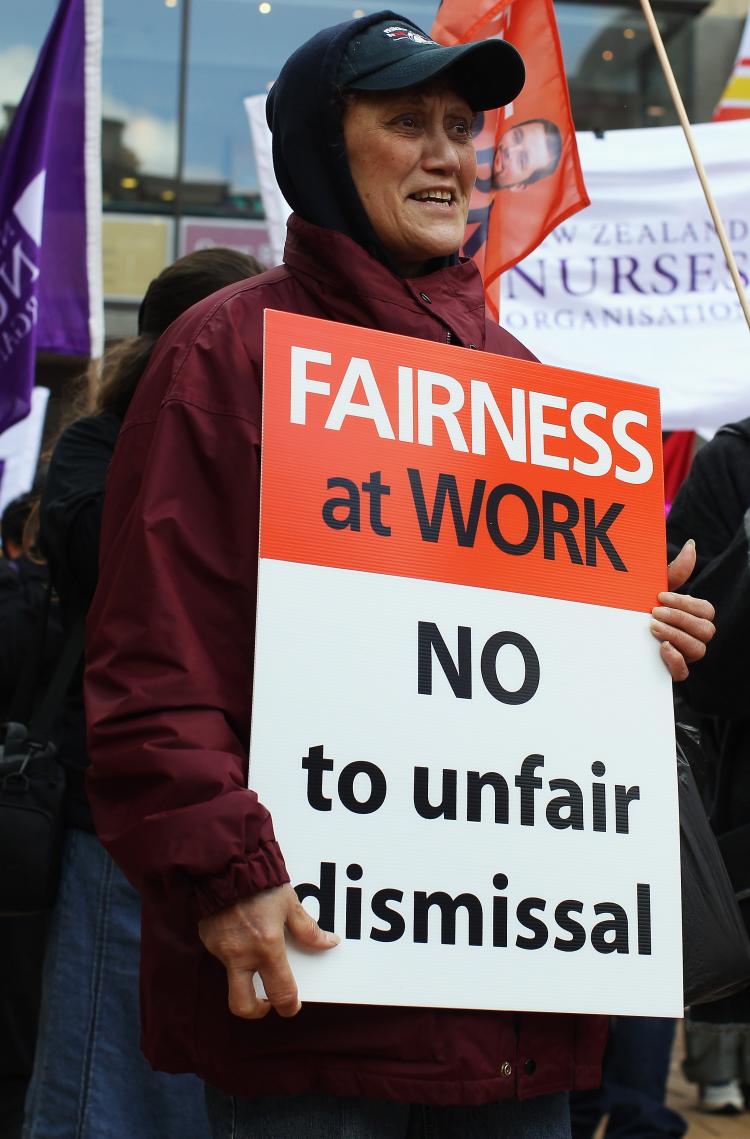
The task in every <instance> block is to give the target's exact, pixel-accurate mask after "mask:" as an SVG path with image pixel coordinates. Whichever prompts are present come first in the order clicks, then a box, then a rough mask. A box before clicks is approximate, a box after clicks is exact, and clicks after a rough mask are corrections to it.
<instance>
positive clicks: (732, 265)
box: [640, 0, 750, 329]
mask: <svg viewBox="0 0 750 1139" xmlns="http://www.w3.org/2000/svg"><path fill="white" fill-rule="evenodd" d="M640 2H641V8H642V9H643V15H644V17H645V20H646V24H647V25H648V30H649V32H650V33H651V39H652V40H653V42H654V47H655V48H656V54H657V56H658V57H659V63H660V64H661V69H662V71H663V72H664V78H665V79H666V81H667V87H668V88H669V93H670V95H671V96H672V102H673V103H674V105H675V110H676V111H677V117H678V118H679V120H680V125H681V127H682V130H683V133H684V135H685V141H686V142H687V144H688V147H689V148H690V153H691V155H692V157H693V164H694V166H695V172H696V174H697V175H698V179H699V181H700V184H701V186H702V187H703V193H704V195H705V198H706V204H707V205H708V208H709V211H710V213H711V217H712V218H713V223H714V226H715V227H716V236H717V237H718V239H719V241H720V243H721V248H722V250H723V252H724V258H725V260H726V263H727V268H728V269H729V274H730V276H731V278H732V283H733V284H734V287H735V289H736V290H737V296H738V298H739V302H740V305H741V307H742V311H743V313H744V314H745V320H746V321H747V327H748V329H750V302H749V301H748V298H747V294H746V293H745V290H744V288H743V286H742V278H741V277H740V271H739V269H738V268H737V262H736V261H735V259H734V254H733V253H732V248H731V246H730V244H729V238H728V237H727V231H726V230H725V228H724V223H723V221H722V220H721V214H720V213H719V209H718V206H717V205H716V200H715V198H714V196H713V193H712V192H711V187H710V186H709V184H708V178H707V177H706V171H705V170H704V168H703V163H702V162H701V156H700V154H699V153H698V148H697V147H696V145H695V138H694V136H693V131H692V128H691V126H690V120H689V119H688V117H687V112H686V110H685V104H684V103H683V101H682V96H681V95H680V91H679V88H678V86H677V81H676V80H675V77H674V72H673V71H672V66H671V64H670V62H669V56H668V55H667V52H666V48H665V47H664V41H663V40H662V38H661V32H660V31H659V25H658V24H657V22H656V19H655V17H654V13H653V9H652V8H651V4H650V0H640Z"/></svg>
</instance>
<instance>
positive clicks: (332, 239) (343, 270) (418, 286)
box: [284, 214, 485, 348]
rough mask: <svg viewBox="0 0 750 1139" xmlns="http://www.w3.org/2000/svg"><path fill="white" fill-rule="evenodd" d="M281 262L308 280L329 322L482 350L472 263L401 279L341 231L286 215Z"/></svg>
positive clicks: (480, 294)
mask: <svg viewBox="0 0 750 1139" xmlns="http://www.w3.org/2000/svg"><path fill="white" fill-rule="evenodd" d="M284 263H285V265H286V266H287V267H288V269H289V270H290V271H291V272H292V274H293V275H294V276H295V277H308V278H312V280H313V281H314V282H315V284H316V286H317V288H318V291H319V298H318V299H319V300H320V302H321V304H322V306H323V307H324V308H330V310H331V311H330V318H331V319H332V320H338V321H342V322H344V323H349V324H358V325H364V326H366V327H371V328H383V329H385V330H387V331H388V332H397V333H401V334H403V335H406V336H414V335H418V336H420V337H422V338H423V339H425V340H442V341H446V340H450V342H451V343H454V344H462V345H464V346H466V347H468V346H469V345H471V346H472V347H475V348H484V345H485V307H484V289H483V287H482V279H481V277H480V275H479V270H478V269H477V267H476V265H475V264H474V262H473V261H462V262H460V263H459V264H458V265H452V266H450V267H448V268H446V269H439V270H437V272H435V273H428V274H427V275H426V276H424V277H415V278H413V279H411V280H408V279H404V278H402V277H397V276H395V274H393V273H391V272H390V270H389V269H386V267H385V266H384V265H382V264H381V263H380V262H379V261H376V260H375V258H374V257H371V256H370V255H369V254H368V253H367V252H366V251H365V250H364V249H363V248H362V247H361V246H360V245H358V244H357V243H356V242H355V241H353V240H352V239H351V238H349V237H346V236H345V234H343V233H338V232H337V231H336V230H330V229H321V228H320V227H319V226H316V225H312V224H311V223H310V222H307V221H304V219H303V218H301V217H299V216H298V215H297V214H292V216H291V217H290V218H289V222H288V225H287V239H286V246H285V248H284ZM448 333H450V336H448Z"/></svg>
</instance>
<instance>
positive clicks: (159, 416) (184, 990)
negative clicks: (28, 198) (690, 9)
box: [0, 12, 750, 1139]
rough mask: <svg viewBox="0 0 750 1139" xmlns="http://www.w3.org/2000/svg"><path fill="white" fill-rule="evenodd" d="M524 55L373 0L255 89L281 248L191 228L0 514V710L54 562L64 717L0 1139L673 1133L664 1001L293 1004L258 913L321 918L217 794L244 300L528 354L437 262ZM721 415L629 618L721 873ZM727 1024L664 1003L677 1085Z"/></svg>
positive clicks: (742, 603) (728, 569) (9, 1039)
mask: <svg viewBox="0 0 750 1139" xmlns="http://www.w3.org/2000/svg"><path fill="white" fill-rule="evenodd" d="M530 81H533V76H532V77H531V80H530ZM523 82H524V66H523V62H522V60H521V59H520V57H519V56H518V53H517V52H516V51H515V49H514V48H513V47H512V46H511V45H510V44H508V43H506V42H504V41H503V40H500V39H495V40H488V41H482V42H479V43H472V44H464V45H457V46H455V47H452V48H445V47H440V46H438V45H436V44H435V43H433V42H432V41H431V40H430V38H429V36H427V35H426V34H425V33H424V32H423V31H422V30H421V29H419V28H418V27H416V26H415V25H413V24H412V23H411V22H410V21H409V20H406V19H403V18H402V17H400V16H397V15H395V14H394V13H391V12H380V13H377V14H375V15H372V16H367V17H363V18H358V19H353V20H349V21H346V22H345V23H343V24H339V25H337V26H336V27H333V28H329V29H326V30H324V31H322V32H320V33H318V34H317V35H315V36H314V37H313V38H312V39H311V40H309V41H308V42H307V43H305V44H304V45H303V46H302V47H301V48H300V49H298V51H296V52H295V53H294V54H293V55H292V56H291V57H290V59H289V60H288V61H287V63H286V64H285V66H284V68H283V69H282V71H281V74H280V76H279V78H278V80H277V82H276V83H275V85H274V87H273V89H272V91H271V94H270V95H269V99H268V121H269V125H270V127H271V131H272V134H273V154H274V166H275V171H276V177H277V180H278V183H279V186H280V188H281V190H282V191H283V193H284V195H285V197H286V199H287V201H288V202H289V203H290V205H291V206H292V209H293V214H292V216H291V218H290V221H289V227H288V239H287V245H286V249H285V253H284V263H283V265H282V266H280V267H278V268H272V269H270V270H265V269H264V267H263V266H261V265H259V264H258V263H257V262H255V261H253V260H252V259H251V258H248V257H245V256H243V255H241V254H239V253H235V252H232V251H229V250H212V251H205V252H202V253H196V254H191V255H189V256H187V257H184V258H182V259H180V260H179V261H177V262H175V264H174V265H172V266H170V267H169V268H168V269H166V270H164V272H163V273H161V274H160V276H159V277H157V278H156V279H155V280H154V281H153V282H152V283H151V285H150V286H149V288H148V290H147V292H146V295H145V297H144V299H143V303H142V305H141V309H140V313H139V330H138V336H137V337H135V338H134V339H132V340H129V341H126V342H124V343H122V344H120V345H118V346H117V347H115V348H114V349H112V350H111V351H110V352H109V354H108V355H107V357H106V358H105V361H104V364H103V368H102V379H101V384H100V388H99V391H98V394H97V398H96V405H95V407H93V408H92V409H89V410H87V412H86V413H85V414H83V415H81V416H79V417H78V418H75V419H74V421H73V422H71V423H70V424H69V425H68V426H67V427H66V428H65V430H64V431H63V432H62V433H61V434H60V436H59V438H58V439H57V440H56V442H55V445H54V448H53V449H52V452H51V456H50V457H49V462H48V464H47V465H46V470H45V471H44V480H43V485H42V486H41V487H40V488H39V492H38V493H35V494H32V495H31V496H28V497H26V498H24V499H23V500H20V501H18V502H15V503H13V504H11V506H10V507H8V508H7V509H6V511H5V514H4V516H3V527H2V541H3V554H4V560H3V562H2V563H0V620H2V622H3V627H2V631H1V632H0V668H1V669H2V676H1V682H2V693H1V694H0V699H2V703H3V707H4V710H5V711H4V715H5V716H6V718H7V716H8V715H9V714H10V709H11V708H12V703H13V689H14V682H15V679H16V678H17V676H18V673H19V669H20V667H21V666H20V657H21V654H22V650H23V647H24V646H25V645H26V644H27V643H28V642H29V641H30V640H32V639H33V635H34V634H33V631H34V629H35V627H36V626H37V624H38V622H39V620H40V614H41V612H42V611H43V609H44V598H45V596H46V593H47V587H48V582H50V583H51V586H52V588H53V594H52V596H53V604H52V605H51V606H50V611H49V613H48V615H47V620H48V627H47V638H46V642H45V644H46V648H45V653H46V654H47V655H46V656H45V658H44V661H43V668H42V671H43V672H44V673H45V675H47V674H48V672H49V668H50V667H51V665H52V663H53V662H54V659H55V657H56V656H57V655H58V654H59V653H60V652H61V651H62V648H63V646H64V645H65V643H66V642H67V640H68V639H69V638H70V637H71V636H72V635H73V633H74V631H75V630H76V629H80V628H81V626H82V624H83V623H84V621H86V622H87V627H88V636H87V645H86V653H85V681H84V661H83V659H82V660H81V662H80V668H79V669H78V672H77V674H76V676H75V678H74V680H73V682H72V684H71V686H70V689H69V692H68V694H67V699H66V703H65V709H64V713H63V715H62V717H61V724H60V739H59V753H58V754H59V762H60V763H61V764H62V765H63V767H64V768H65V772H66V778H67V814H66V829H65V843H64V849H63V860H62V871H61V877H60V885H59V890H58V894H57V900H56V903H55V906H54V909H53V910H52V912H51V913H50V914H49V915H46V914H45V915H33V916H30V917H29V916H27V917H24V918H13V917H4V918H3V919H2V923H3V930H4V932H3V936H2V949H1V952H2V954H3V957H4V961H3V969H2V972H3V975H4V978H5V979H6V980H7V978H9V977H11V978H12V983H11V984H10V985H5V986H4V988H3V995H2V1002H0V1017H2V1021H3V1024H2V1026H1V1027H0V1038H1V1041H2V1047H3V1048H5V1049H6V1051H7V1055H5V1054H3V1057H2V1062H3V1071H2V1080H3V1083H2V1086H1V1087H0V1095H2V1096H3V1097H4V1103H3V1109H2V1115H0V1119H2V1120H3V1122H2V1123H1V1124H0V1126H2V1127H4V1131H3V1135H4V1136H7V1139H16V1137H17V1136H20V1135H22V1136H23V1139H126V1137H127V1139H130V1137H131V1136H139V1137H144V1139H146V1137H150V1136H153V1137H154V1139H157V1137H158V1139H171V1137H172V1136H174V1137H175V1139H177V1137H179V1139H203V1137H204V1136H206V1139H207V1137H208V1136H209V1135H211V1136H212V1137H213V1139H251V1137H252V1139H256V1137H257V1139H261V1137H263V1139H297V1137H299V1139H302V1137H303V1136H309V1137H310V1139H339V1137H340V1139H344V1137H349V1139H367V1137H372V1139H389V1137H393V1139H397V1137H399V1139H400V1137H404V1139H406V1137H407V1136H409V1137H412V1139H417V1137H427V1136H433V1137H440V1139H450V1137H454V1136H455V1137H461V1136H466V1137H469V1136H471V1137H475V1139H483V1137H487V1139H490V1137H501V1136H503V1137H505V1136H507V1137H510V1139H567V1137H569V1136H571V1135H572V1136H574V1137H575V1139H583V1137H584V1136H593V1134H594V1132H595V1130H596V1128H597V1127H598V1126H599V1124H600V1120H601V1118H602V1117H603V1116H604V1115H607V1116H608V1117H609V1123H608V1129H607V1135H608V1136H609V1139H618V1137H625V1136H630V1137H634V1139H638V1137H641V1139H649V1137H652V1136H659V1135H673V1136H677V1135H681V1134H683V1133H684V1130H685V1128H684V1124H683V1122H682V1121H681V1120H680V1119H679V1117H678V1116H676V1114H675V1113H674V1112H671V1111H669V1110H668V1109H667V1108H666V1107H665V1106H664V1090H665V1082H666V1074H667V1067H668V1062H669V1055H670V1051H671V1046H672V1039H673V1036H674V1023H673V1022H655V1021H648V1020H645V1019H643V1018H639V1019H634V1020H632V1021H628V1020H625V1019H620V1020H618V1021H617V1022H616V1023H615V1024H613V1025H612V1026H611V1032H610V1033H609V1043H608V1044H607V1043H606V1041H607V1036H608V1027H610V1026H608V1024H607V1021H606V1020H605V1019H604V1018H602V1017H593V1016H563V1015H559V1014H558V1015H551V1014H542V1013H527V1012H524V1011H523V1009H519V1010H516V1011H498V1012H488V1011H472V1010H455V1009H444V1008H442V1009H441V1008H435V1009H412V1008H404V1007H377V1006H372V1005H357V1006H349V1005H332V1004H331V1005H316V1004H309V1005H305V1006H304V1007H303V1006H301V1004H300V1001H299V997H298V993H297V988H296V983H295V980H294V977H293V974H292V970H291V968H290V965H289V962H288V960H287V956H286V951H285V936H286V937H288V938H290V939H292V940H294V941H296V942H297V943H298V944H299V945H301V946H303V947H306V948H307V949H308V950H310V951H313V952H320V953H328V952H334V953H335V947H336V944H337V941H338V939H337V937H336V936H335V935H334V934H332V933H331V932H329V931H326V930H324V929H322V928H320V926H319V925H318V924H317V923H316V922H315V921H314V920H313V919H312V917H310V916H309V915H308V913H307V912H306V911H305V910H304V909H303V908H302V906H301V905H300V903H299V901H298V899H297V896H296V894H295V892H294V890H293V889H292V887H291V885H290V883H289V876H288V874H287V871H286V867H285V864H284V858H283V854H282V851H281V849H280V847H279V844H278V843H277V841H276V837H275V833H274V829H273V823H272V820H271V818H270V816H269V813H268V811H267V810H266V809H265V807H264V806H263V805H262V804H261V803H260V802H259V800H258V798H257V796H256V795H255V793H254V792H253V790H252V789H248V787H247V754H248V743H249V735H250V707H251V701H250V698H251V692H252V679H253V648H254V625H255V606H256V580H257V557H258V514H259V473H260V446H261V389H262V385H261V377H262V355H263V314H264V311H265V310H266V309H279V310H283V311H285V312H290V313H297V314H302V315H307V316H315V317H319V318H322V319H324V320H331V321H341V322H344V323H347V324H354V325H359V326H361V327H365V328H375V329H381V330H385V331H390V332H396V333H401V334H402V335H405V336H411V337H419V338H422V339H425V340H431V341H436V342H440V343H445V342H446V340H448V341H450V342H452V343H454V344H458V345H463V346H466V347H471V348H475V349H479V350H481V351H484V352H490V353H496V354H500V355H504V356H510V357H514V358H516V359H521V360H531V359H533V356H532V354H531V353H530V352H529V351H528V350H527V349H526V348H525V347H524V346H523V345H522V344H521V343H520V342H519V341H517V340H516V339H515V338H514V337H512V336H511V335H510V334H508V333H507V332H505V331H504V330H503V329H502V328H500V327H498V325H497V324H494V323H493V322H491V321H490V320H489V319H488V318H487V317H486V316H485V308H484V294H483V287H482V282H481V279H480V276H479V273H478V271H477V270H476V267H475V266H474V265H473V263H472V262H470V261H466V260H463V259H460V258H459V257H458V250H459V248H460V246H461V242H462V237H463V233H464V228H465V225H466V221H467V215H468V209H469V197H470V194H471V189H472V186H473V184H474V180H475V175H476V155H475V151H474V147H473V144H472V122H473V120H474V117H475V116H476V115H477V114H478V113H481V112H483V111H487V110H490V109H492V108H495V107H498V106H502V105H504V104H507V103H509V102H510V101H512V100H513V98H514V97H515V96H516V95H517V94H518V92H519V90H520V88H521V86H522V84H523ZM301 91H304V92H305V98H304V99H300V92H301ZM498 150H499V155H498V158H497V160H496V162H495V165H494V172H493V179H497V180H498V185H501V186H505V187H507V188H508V189H511V190H513V189H520V188H522V187H523V184H524V179H523V178H522V177H521V175H520V173H518V171H523V170H525V171H526V181H529V180H530V179H533V178H534V177H544V176H545V175H546V173H547V172H548V171H549V169H551V168H553V167H554V165H555V164H556V163H557V161H558V160H559V133H556V129H555V128H554V124H551V123H547V122H546V121H544V120H533V121H531V122H529V123H524V124H521V125H520V127H518V128H516V132H515V133H514V134H512V135H509V136H508V138H504V139H503V140H502V141H501V145H500V147H499V148H498ZM749 440H750V429H749V428H748V424H747V423H744V424H739V425H735V426H734V427H731V428H727V429H726V430H725V431H723V432H720V433H719V435H718V436H717V437H716V439H715V440H714V441H713V442H712V443H711V444H709V445H707V446H706V447H705V448H704V449H703V450H702V451H701V452H700V454H699V456H698V459H697V460H696V462H695V464H694V466H693V469H692V472H691V474H690V476H689V478H688V480H687V482H686V484H685V485H684V487H683V489H682V491H681V492H680V494H679V495H678V497H677V499H676V501H675V503H674V505H673V507H672V512H671V514H670V516H669V523H668V526H669V542H670V556H671V562H670V566H669V592H668V593H666V594H662V595H660V596H659V598H654V613H653V621H652V631H653V633H654V637H655V643H654V653H657V652H659V653H660V654H661V656H662V659H663V662H664V665H665V667H666V668H667V669H668V670H669V673H670V675H671V677H672V679H673V680H674V681H675V682H677V683H680V684H681V685H682V688H683V690H684V699H685V700H686V701H687V702H689V704H690V705H691V706H692V707H693V708H694V709H695V712H696V714H697V715H700V716H701V717H702V718H704V719H705V721H706V724H707V725H708V723H709V721H710V723H711V725H712V729H713V732H714V737H715V738H716V739H718V743H717V745H716V755H715V770H716V779H715V785H714V792H715V794H714V795H713V797H712V801H711V803H710V804H708V807H709V809H710V811H711V817H712V821H713V823H714V826H715V828H716V831H717V833H718V834H719V836H720V841H721V843H722V850H723V852H724V853H725V857H726V860H727V865H728V866H729V869H730V874H731V876H732V881H733V884H734V885H735V888H736V889H737V891H738V893H739V894H740V895H741V896H743V897H744V896H745V895H750V889H748V883H747V881H746V878H747V866H748V859H747V835H746V831H747V830H748V829H749V828H750V783H749V782H748V779H747V777H746V776H745V775H744V766H743V758H744V753H745V750H746V748H747V746H748V739H747V732H748V727H747V721H748V712H747V709H748V708H749V707H750V702H749V701H748V699H747V698H746V694H745V688H746V686H747V685H746V682H745V680H744V677H745V676H746V674H745V673H744V671H743V670H742V668H738V667H737V663H738V660H739V661H741V659H742V655H743V649H744V640H743V632H744V629H745V627H746V624H747V620H748V612H747V609H746V608H745V607H746V606H747V604H748V602H747V599H746V595H748V596H750V594H748V589H749V587H750V577H749V576H748V575H749V574H750V568H749V566H750V562H749V561H748V528H747V521H746V519H747V510H748V508H749V507H750V482H749V481H748V478H746V477H745V475H746V473H747V472H750V464H748V461H747V458H746V453H747V447H748V442H749ZM105 490H106V493H105ZM693 539H694V540H695V541H693ZM696 543H697V560H696ZM311 602H312V599H311ZM714 611H715V612H716V627H717V630H718V632H717V635H716V637H715V639H714V640H713V641H712V638H713V633H714V624H713V618H714ZM11 629H12V630H13V634H12V636H11V635H10V633H9V630H11ZM711 641H712V643H711V646H710V649H709V651H708V653H706V646H707V645H708V644H709V642H711ZM682 682H684V683H682ZM42 684H43V679H42V677H41V675H40V687H41V686H42ZM84 702H85V710H84ZM86 720H88V732H87V730H86ZM707 731H708V728H707ZM744 905H745V906H746V908H747V906H748V903H747V901H745V903H744ZM745 916H746V917H747V918H748V919H750V912H746V915H745ZM42 963H43V964H42ZM139 974H140V982H139ZM256 975H257V976H259V978H260V979H261V981H262V983H263V994H262V995H259V993H258V992H257V991H256V987H255V983H254V979H255V977H256ZM139 990H140V993H139ZM6 1026H7V1031H6ZM749 1036H750V1003H748V997H747V994H740V995H739V996H738V997H735V998H729V999H728V1001H722V1002H718V1003H716V1004H715V1005H706V1006H703V1008H702V1009H701V1010H695V1011H694V1012H691V1017H690V1020H689V1022H688V1034H687V1042H688V1043H687V1072H688V1075H689V1077H690V1078H692V1079H694V1080H695V1081H696V1082H698V1083H699V1084H700V1085H701V1094H702V1096H703V1101H704V1104H705V1106H706V1107H714V1108H725V1107H728V1108H735V1109H737V1110H740V1109H743V1108H744V1099H743V1086H744V1085H745V1084H747V1083H748V1082H750V1075H748V1067H749V1066H750V1049H748V1046H747V1041H748V1037H749ZM605 1044H606V1051H605ZM529 1056H533V1057H534V1061H533V1068H531V1067H530V1066H529V1061H528V1057H529ZM602 1061H603V1062H604V1069H603V1072H604V1074H603V1076H602ZM506 1065H507V1070H505V1069H506ZM524 1065H525V1072H526V1077H527V1084H526V1085H525V1088H526V1089H527V1090H525V1091H524V1094H523V1096H522V1097H520V1098H519V1096H518V1094H517V1082H516V1079H515V1078H509V1077H512V1076H513V1075H514V1073H515V1072H516V1071H517V1070H518V1069H519V1067H521V1068H523V1067H524ZM534 1073H537V1075H536V1076H535V1075H534ZM534 1079H535V1080H536V1083H534ZM27 1085H28V1086H27ZM529 1085H530V1089H529ZM24 1105H25V1106H24Z"/></svg>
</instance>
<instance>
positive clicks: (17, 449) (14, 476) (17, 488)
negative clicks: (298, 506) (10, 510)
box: [0, 387, 49, 514]
mask: <svg viewBox="0 0 750 1139" xmlns="http://www.w3.org/2000/svg"><path fill="white" fill-rule="evenodd" d="M48 400H49V388H41V387H39V388H34V389H33V391H32V393H31V411H30V412H29V414H28V415H27V416H26V418H25V419H22V420H21V421H20V422H19V423H15V424H14V425H13V426H12V427H9V428H8V430H7V431H3V433H2V435H0V464H2V467H1V472H2V473H1V474H0V514H1V513H2V512H3V510H5V507H6V506H7V505H8V503H9V502H12V501H13V499H14V498H18V496H19V494H25V493H26V491H27V490H31V487H32V485H33V483H34V474H35V472H36V465H37V462H38V460H39V451H40V449H41V446H42V432H43V430H44V417H45V414H46V412H47V402H48Z"/></svg>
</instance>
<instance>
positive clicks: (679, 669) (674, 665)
mask: <svg viewBox="0 0 750 1139" xmlns="http://www.w3.org/2000/svg"><path fill="white" fill-rule="evenodd" d="M660 652H661V659H662V660H663V661H664V663H665V665H666V666H667V668H668V669H669V675H670V676H671V677H672V680H674V681H679V680H687V676H688V666H687V664H686V663H685V658H684V656H683V655H682V653H680V652H678V651H677V649H675V648H673V647H672V645H670V643H669V641H664V642H663V643H662V645H661V649H660Z"/></svg>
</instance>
